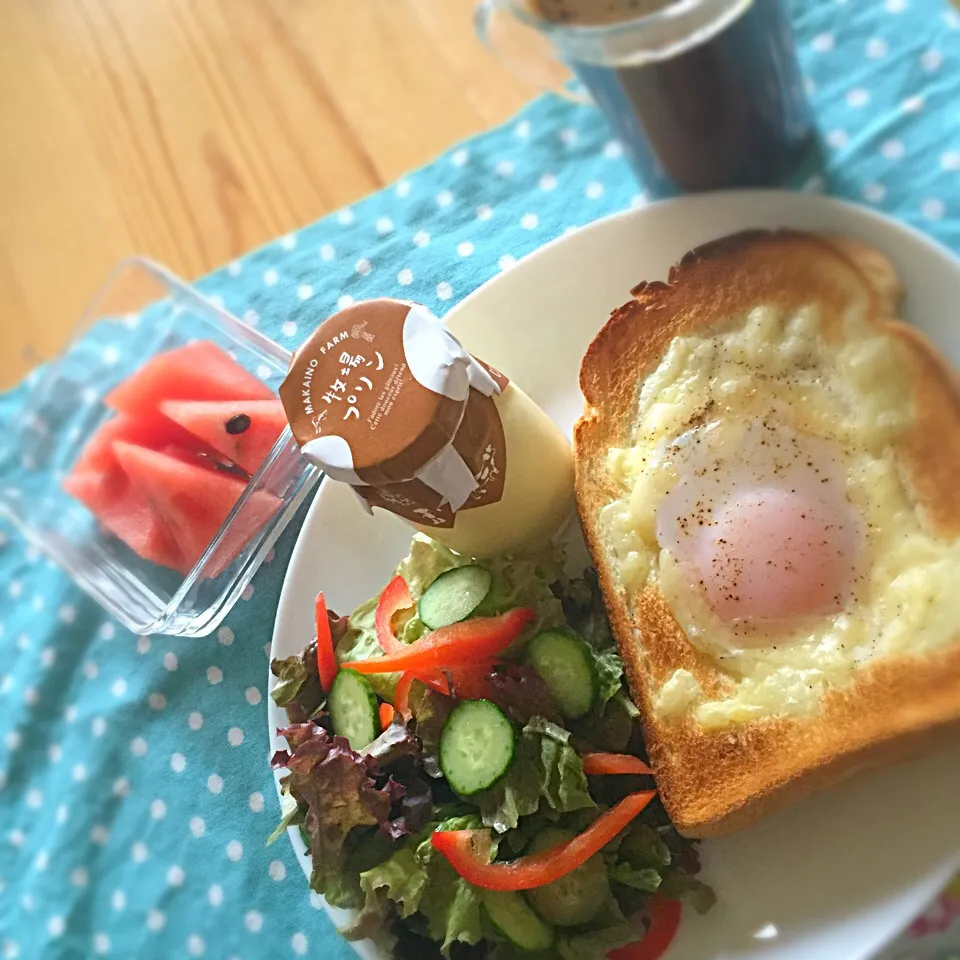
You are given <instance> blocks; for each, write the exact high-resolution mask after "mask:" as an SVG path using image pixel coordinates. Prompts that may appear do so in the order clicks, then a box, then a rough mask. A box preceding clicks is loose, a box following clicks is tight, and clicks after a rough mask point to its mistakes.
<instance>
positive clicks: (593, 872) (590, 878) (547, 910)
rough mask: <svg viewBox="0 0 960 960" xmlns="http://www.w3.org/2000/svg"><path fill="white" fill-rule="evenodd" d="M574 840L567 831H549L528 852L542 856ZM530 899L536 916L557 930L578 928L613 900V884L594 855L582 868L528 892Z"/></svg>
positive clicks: (539, 837) (534, 841)
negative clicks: (611, 892) (559, 844)
mask: <svg viewBox="0 0 960 960" xmlns="http://www.w3.org/2000/svg"><path fill="white" fill-rule="evenodd" d="M574 836H575V834H573V833H570V832H569V831H568V830H561V829H560V828H559V827H547V828H546V829H544V830H541V831H540V833H538V834H537V835H536V836H535V837H534V838H533V841H532V843H531V844H530V849H529V851H528V852H529V853H539V852H540V851H541V850H546V849H548V848H549V847H555V846H556V845H557V844H558V843H563V842H565V841H567V840H572V839H573V837H574ZM527 898H528V899H529V900H530V902H531V903H532V904H533V907H534V909H535V910H536V911H537V913H539V914H540V916H541V917H542V918H543V919H544V920H546V921H547V923H552V924H554V926H557V927H578V926H580V924H582V923H589V922H590V921H591V920H593V918H594V917H596V916H597V914H598V913H600V911H601V910H602V909H603V907H604V904H606V903H607V901H608V900H609V899H610V880H609V878H608V877H607V865H606V863H605V861H604V859H603V855H602V854H599V853H597V854H595V855H594V856H592V857H591V858H590V859H589V860H588V861H587V862H586V863H585V864H584V865H583V866H582V867H577V869H576V870H574V871H573V872H572V873H568V874H567V875H566V876H565V877H561V878H560V879H559V880H554V881H553V883H548V884H547V885H546V886H545V887H537V888H535V889H534V890H528V891H527Z"/></svg>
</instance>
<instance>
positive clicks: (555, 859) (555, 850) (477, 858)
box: [430, 790, 656, 890]
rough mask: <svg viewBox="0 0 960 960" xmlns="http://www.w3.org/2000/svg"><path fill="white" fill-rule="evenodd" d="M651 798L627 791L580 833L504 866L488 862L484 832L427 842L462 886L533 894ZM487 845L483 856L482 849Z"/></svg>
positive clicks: (583, 858) (579, 862)
mask: <svg viewBox="0 0 960 960" xmlns="http://www.w3.org/2000/svg"><path fill="white" fill-rule="evenodd" d="M655 796H656V791H654V790H645V791H643V792H642V793H631V794H629V795H628V796H626V797H624V798H623V800H621V801H620V802H619V803H618V804H617V805H616V806H615V807H611V808H610V809H609V810H607V811H606V812H605V813H602V814H601V815H600V816H599V817H598V818H597V819H596V820H595V821H594V822H593V823H592V824H591V825H590V826H589V827H588V828H587V829H586V830H584V831H583V833H581V834H578V835H577V836H576V837H574V838H573V839H572V840H568V841H566V842H565V843H561V844H559V845H558V846H555V847H551V848H550V849H548V850H544V851H542V852H541V853H534V854H530V855H529V856H526V857H520V859H519V860H513V861H511V862H507V863H490V862H488V857H489V841H490V834H489V831H486V830H446V831H440V832H438V833H435V834H433V836H432V837H431V838H430V841H431V843H432V844H433V846H434V849H436V850H437V851H439V852H440V853H442V854H443V855H444V856H445V857H446V858H447V860H449V861H450V866H452V867H453V869H454V870H456V871H457V873H458V874H460V876H461V877H463V879H464V880H466V881H467V883H472V884H473V885H474V886H475V887H482V888H483V889H484V890H532V889H534V888H535V887H542V886H545V885H546V884H548V883H553V881H554V880H559V879H560V877H565V876H566V875H567V874H568V873H572V872H573V871H574V870H576V869H577V867H580V866H583V864H584V863H586V862H587V861H588V860H589V859H590V858H591V857H592V856H593V855H594V854H595V853H597V852H598V851H599V850H600V849H602V848H603V847H604V846H606V844H608V843H609V842H610V841H611V840H612V839H613V838H614V837H615V836H616V835H617V834H618V833H619V832H620V831H621V830H623V828H624V827H626V826H627V824H628V823H630V821H631V820H633V818H634V817H636V816H637V814H639V813H640V811H641V810H643V808H644V807H646V805H647V804H648V803H649V802H650V801H651V800H652V799H653V798H654V797H655ZM484 846H486V847H487V851H486V853H487V855H484V852H483V847H484Z"/></svg>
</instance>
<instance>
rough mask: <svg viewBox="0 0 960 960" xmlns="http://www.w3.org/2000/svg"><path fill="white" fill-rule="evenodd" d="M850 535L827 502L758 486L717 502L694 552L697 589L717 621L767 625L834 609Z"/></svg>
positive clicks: (844, 579) (846, 568)
mask: <svg viewBox="0 0 960 960" xmlns="http://www.w3.org/2000/svg"><path fill="white" fill-rule="evenodd" d="M848 541H849V536H848V535H847V530H846V526H845V524H844V523H843V522H842V518H841V517H838V516H836V513H835V511H834V510H832V509H831V508H830V506H829V505H827V504H825V503H823V502H818V501H817V500H814V499H812V498H811V497H809V496H807V495H805V494H804V493H802V492H794V491H791V490H787V489H783V488H776V487H762V488H759V489H755V490H745V491H744V492H742V493H740V494H737V495H736V496H734V497H732V498H731V499H729V500H728V501H727V502H726V503H724V504H722V505H721V506H720V507H719V509H717V510H716V511H715V513H714V516H713V518H712V521H711V523H710V524H709V526H707V528H706V532H705V533H704V534H703V535H702V536H700V537H699V538H698V542H697V544H696V546H695V548H694V556H693V560H694V564H695V566H696V568H697V573H698V574H699V578H698V579H699V584H700V586H701V587H702V589H703V592H704V594H705V595H706V598H707V601H708V602H709V604H710V606H711V607H712V609H713V611H714V612H715V613H716V614H717V616H719V617H720V618H721V619H722V620H726V621H731V620H754V619H763V620H773V619H783V618H788V617H799V616H805V615H807V614H811V613H819V612H826V611H828V610H831V609H832V610H836V609H839V608H840V606H841V605H842V602H843V597H844V593H845V592H846V586H847V583H848V581H849V576H850V553H849V543H848Z"/></svg>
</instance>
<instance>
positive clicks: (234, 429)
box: [224, 413, 250, 436]
mask: <svg viewBox="0 0 960 960" xmlns="http://www.w3.org/2000/svg"><path fill="white" fill-rule="evenodd" d="M224 426H225V428H226V431H227V433H229V434H230V435H231V436H233V435H235V434H238V433H243V431H244V430H248V429H249V428H250V418H249V417H248V416H247V415H246V414H245V413H238V414H237V415H236V416H235V417H231V418H230V419H229V420H228V421H227V422H226V423H225V424H224Z"/></svg>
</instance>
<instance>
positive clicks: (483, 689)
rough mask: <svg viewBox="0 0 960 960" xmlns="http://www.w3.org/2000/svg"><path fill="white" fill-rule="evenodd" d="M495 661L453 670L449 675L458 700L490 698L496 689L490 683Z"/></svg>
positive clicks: (454, 694)
mask: <svg viewBox="0 0 960 960" xmlns="http://www.w3.org/2000/svg"><path fill="white" fill-rule="evenodd" d="M492 672H493V663H478V664H475V665H473V666H471V667H469V668H464V669H460V670H451V671H450V672H449V673H448V674H447V675H448V676H449V678H450V683H451V685H452V686H453V690H452V691H451V692H452V694H453V696H455V697H456V698H457V699H458V700H490V699H492V698H493V696H494V692H495V691H494V689H493V686H492V685H491V683H490V674H491V673H492Z"/></svg>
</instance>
